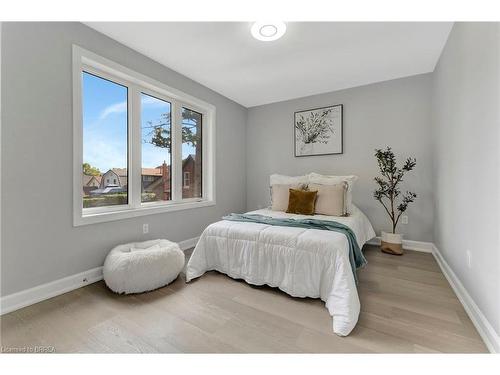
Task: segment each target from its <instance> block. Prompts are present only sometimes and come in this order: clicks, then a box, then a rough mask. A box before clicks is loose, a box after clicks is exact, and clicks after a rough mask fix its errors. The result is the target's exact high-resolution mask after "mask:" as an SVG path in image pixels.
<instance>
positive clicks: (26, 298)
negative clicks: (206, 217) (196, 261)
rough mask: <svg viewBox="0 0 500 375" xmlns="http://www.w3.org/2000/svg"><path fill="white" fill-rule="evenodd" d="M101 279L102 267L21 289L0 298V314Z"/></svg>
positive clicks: (184, 244) (184, 246)
mask: <svg viewBox="0 0 500 375" xmlns="http://www.w3.org/2000/svg"><path fill="white" fill-rule="evenodd" d="M198 239H199V237H195V238H190V239H188V240H185V241H181V242H179V247H180V248H181V250H183V251H185V250H187V249H190V248H192V247H194V246H196V243H197V242H198ZM100 280H102V267H97V268H93V269H91V270H88V271H84V272H81V273H78V274H76V275H71V276H67V277H64V278H62V279H59V280H54V281H51V282H49V283H46V284H42V285H39V286H35V287H34V288H30V289H26V290H22V291H20V292H17V293H13V294H9V295H7V296H5V297H1V298H0V315H3V314H7V313H9V312H12V311H15V310H18V309H21V308H23V307H26V306H29V305H33V304H35V303H37V302H41V301H44V300H46V299H49V298H52V297H56V296H59V295H61V294H64V293H67V292H70V291H72V290H75V289H78V288H81V287H84V286H86V285H89V284H92V283H95V282H97V281H100Z"/></svg>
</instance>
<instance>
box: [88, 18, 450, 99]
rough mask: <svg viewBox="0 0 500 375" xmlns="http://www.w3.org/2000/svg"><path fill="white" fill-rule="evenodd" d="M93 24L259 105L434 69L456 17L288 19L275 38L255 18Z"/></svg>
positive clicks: (218, 88)
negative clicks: (257, 33) (261, 37)
mask: <svg viewBox="0 0 500 375" xmlns="http://www.w3.org/2000/svg"><path fill="white" fill-rule="evenodd" d="M87 25H89V26H90V27H92V28H94V29H96V30H98V31H100V32H102V33H104V34H106V35H108V36H110V37H111V38H113V39H115V40H117V41H119V42H121V43H123V44H125V45H127V46H129V47H131V48H133V49H134V50H136V51H138V52H140V53H142V54H144V55H146V56H148V57H150V58H152V59H154V60H156V61H158V62H159V63H161V64H163V65H165V66H167V67H169V68H171V69H173V70H175V71H177V72H179V73H181V74H183V75H185V76H187V77H189V78H191V79H193V80H195V81H197V82H199V83H201V84H203V85H205V86H207V87H209V88H211V89H212V90H215V91H217V92H219V93H220V94H222V95H224V96H226V97H228V98H230V99H232V100H234V101H236V102H238V103H240V104H242V105H244V106H245V107H253V106H256V105H261V104H267V103H272V102H277V101H282V100H287V99H292V98H298V97H302V96H307V95H313V94H319V93H323V92H328V91H335V90H339V89H344V88H349V87H355V86H360V85H366V84H369V83H373V82H380V81H385V80H389V79H394V78H399V77H405V76H411V75H415V74H420V73H427V72H431V71H433V70H434V67H435V65H436V62H437V60H438V58H439V55H440V54H441V51H442V49H443V46H444V44H445V42H446V39H447V37H448V34H449V32H450V30H451V27H452V23H449V22H435V23H432V22H416V23H415V22H398V23H391V22H347V23H342V22H317V23H311V22H288V23H287V32H286V34H285V35H284V36H283V37H282V38H281V39H279V40H277V41H274V42H261V41H258V40H255V39H254V38H253V37H252V36H251V35H250V27H251V23H247V22H183V23H181V22H89V23H87Z"/></svg>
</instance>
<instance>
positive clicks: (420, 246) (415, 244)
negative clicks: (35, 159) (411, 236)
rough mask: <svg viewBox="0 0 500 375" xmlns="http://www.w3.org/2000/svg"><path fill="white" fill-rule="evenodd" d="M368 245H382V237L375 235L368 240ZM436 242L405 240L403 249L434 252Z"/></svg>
mask: <svg viewBox="0 0 500 375" xmlns="http://www.w3.org/2000/svg"><path fill="white" fill-rule="evenodd" d="M367 244H368V245H375V246H380V237H374V238H372V239H371V240H370V241H368V242H367ZM433 246H434V244H433V243H432V242H423V241H411V240H403V249H406V250H414V251H421V252H423V253H432V248H433Z"/></svg>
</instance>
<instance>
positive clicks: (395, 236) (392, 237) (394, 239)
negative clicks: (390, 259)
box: [382, 231, 403, 244]
mask: <svg viewBox="0 0 500 375" xmlns="http://www.w3.org/2000/svg"><path fill="white" fill-rule="evenodd" d="M382 241H384V242H389V243H397V244H402V243H403V235H402V234H399V233H388V232H384V231H382Z"/></svg>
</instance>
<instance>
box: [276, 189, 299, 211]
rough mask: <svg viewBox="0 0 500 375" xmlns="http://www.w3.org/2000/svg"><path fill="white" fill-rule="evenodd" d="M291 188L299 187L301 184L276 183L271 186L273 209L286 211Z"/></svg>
mask: <svg viewBox="0 0 500 375" xmlns="http://www.w3.org/2000/svg"><path fill="white" fill-rule="evenodd" d="M290 189H299V185H290V184H275V185H272V186H271V210H273V211H283V212H284V211H286V210H287V208H288V199H289V196H290V192H289V190H290Z"/></svg>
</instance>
